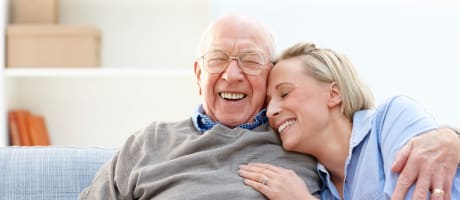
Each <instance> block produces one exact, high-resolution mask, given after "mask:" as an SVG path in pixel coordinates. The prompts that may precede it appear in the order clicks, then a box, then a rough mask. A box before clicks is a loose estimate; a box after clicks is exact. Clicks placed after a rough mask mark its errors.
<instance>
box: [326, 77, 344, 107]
mask: <svg viewBox="0 0 460 200" xmlns="http://www.w3.org/2000/svg"><path fill="white" fill-rule="evenodd" d="M341 103H342V93H341V92H340V90H339V88H338V87H337V83H335V82H332V83H331V84H330V85H329V101H328V106H329V107H331V108H332V107H334V106H337V105H340V104H341Z"/></svg>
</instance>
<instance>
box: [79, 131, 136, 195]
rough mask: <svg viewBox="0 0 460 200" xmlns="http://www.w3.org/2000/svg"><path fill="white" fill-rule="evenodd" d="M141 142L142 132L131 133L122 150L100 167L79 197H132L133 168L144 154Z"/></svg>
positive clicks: (133, 183) (133, 185) (133, 184)
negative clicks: (141, 149) (141, 150)
mask: <svg viewBox="0 0 460 200" xmlns="http://www.w3.org/2000/svg"><path fill="white" fill-rule="evenodd" d="M140 142H141V140H140V132H139V133H136V134H133V135H131V136H130V137H129V138H128V139H127V141H126V142H125V144H124V145H123V147H122V148H121V149H120V151H118V152H117V153H116V154H115V155H114V156H113V157H112V159H110V160H109V161H108V162H107V163H105V164H104V165H103V166H102V167H101V168H100V169H99V171H98V172H97V174H96V176H95V178H94V179H93V181H92V183H91V185H89V186H88V187H87V188H85V189H84V190H83V191H82V192H81V193H80V196H79V199H132V197H133V190H132V188H134V187H135V182H134V180H135V179H136V178H135V177H133V176H136V175H135V173H133V168H134V167H135V165H136V163H137V162H138V160H139V159H140V156H142V154H141V153H139V151H140Z"/></svg>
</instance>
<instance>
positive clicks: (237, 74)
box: [222, 58, 244, 81]
mask: <svg viewBox="0 0 460 200" xmlns="http://www.w3.org/2000/svg"><path fill="white" fill-rule="evenodd" d="M227 65H228V66H227V67H226V68H225V71H224V73H223V74H222V78H223V79H225V80H227V81H238V80H242V79H243V78H244V74H243V71H242V70H241V68H240V66H239V63H238V59H235V58H231V59H230V60H229V61H228V64H227Z"/></svg>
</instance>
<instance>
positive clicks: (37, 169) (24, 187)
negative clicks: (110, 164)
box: [0, 146, 116, 200]
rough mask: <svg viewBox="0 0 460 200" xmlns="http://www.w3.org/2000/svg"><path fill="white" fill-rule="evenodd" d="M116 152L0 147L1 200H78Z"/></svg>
mask: <svg viewBox="0 0 460 200" xmlns="http://www.w3.org/2000/svg"><path fill="white" fill-rule="evenodd" d="M115 151H116V150H115V149H107V148H99V147H75V146H47V147H16V146H13V147H1V148H0V200H13V199H14V200H22V199H33V200H50V199H66V200H67V199H77V198H78V195H79V193H80V191H82V190H83V188H85V187H86V186H88V185H89V184H90V183H91V181H92V179H93V177H94V175H95V174H96V172H97V171H98V169H99V168H100V167H101V166H102V165H103V164H104V163H105V162H106V161H108V160H109V159H110V158H111V157H112V156H113V154H114V153H115Z"/></svg>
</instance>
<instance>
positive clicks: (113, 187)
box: [80, 119, 319, 200]
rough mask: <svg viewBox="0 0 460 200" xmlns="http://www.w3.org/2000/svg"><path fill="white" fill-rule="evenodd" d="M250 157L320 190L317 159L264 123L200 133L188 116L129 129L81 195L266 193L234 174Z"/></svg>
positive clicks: (202, 199) (172, 197)
mask: <svg viewBox="0 0 460 200" xmlns="http://www.w3.org/2000/svg"><path fill="white" fill-rule="evenodd" d="M249 162H264V163H271V164H274V165H277V166H281V167H285V168H289V169H292V170H294V171H295V172H296V173H297V174H298V175H299V176H301V177H302V178H303V179H304V180H305V182H306V183H307V185H308V188H309V190H310V191H311V192H312V193H315V194H316V195H317V194H319V178H318V176H317V175H316V170H315V169H316V161H315V160H314V159H312V158H311V157H308V156H305V155H301V154H297V153H292V152H291V153H290V152H286V151H284V150H283V149H282V147H281V146H280V140H279V138H278V136H277V134H276V133H275V132H273V131H272V129H270V128H269V127H268V125H267V124H264V125H261V126H259V127H257V128H256V129H254V130H246V129H241V128H234V129H230V128H227V127H225V126H223V125H216V126H214V127H213V128H212V129H211V130H209V131H206V132H205V133H200V132H199V131H198V130H196V128H195V127H194V126H193V123H192V120H191V119H188V120H184V121H180V122H174V123H164V122H154V123H152V124H151V125H149V126H148V127H146V128H145V129H144V130H142V131H140V132H137V133H135V134H133V135H132V136H131V137H129V139H128V140H127V142H126V143H125V144H124V146H123V147H122V148H121V149H120V151H119V152H118V153H117V154H116V155H115V156H114V157H113V158H112V159H111V160H110V161H109V162H108V163H106V164H105V165H104V166H103V167H102V168H101V169H100V170H99V172H98V173H97V175H96V177H95V178H94V180H93V182H92V184H91V185H90V186H89V187H87V188H86V189H85V190H84V191H83V192H82V193H81V194H80V199H167V200H176V199H180V200H182V199H187V200H189V199H199V200H208V199H213V200H214V199H225V200H227V199H239V200H241V199H265V198H264V196H263V195H261V194H260V193H258V192H257V191H255V190H254V189H252V188H250V187H249V186H246V185H245V184H244V183H243V179H242V178H241V177H240V176H239V175H238V165H239V164H243V163H244V164H246V163H249Z"/></svg>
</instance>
